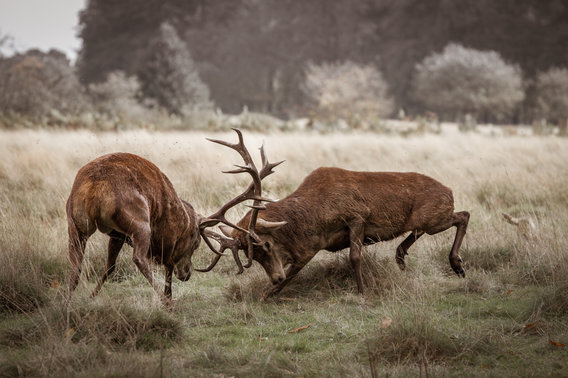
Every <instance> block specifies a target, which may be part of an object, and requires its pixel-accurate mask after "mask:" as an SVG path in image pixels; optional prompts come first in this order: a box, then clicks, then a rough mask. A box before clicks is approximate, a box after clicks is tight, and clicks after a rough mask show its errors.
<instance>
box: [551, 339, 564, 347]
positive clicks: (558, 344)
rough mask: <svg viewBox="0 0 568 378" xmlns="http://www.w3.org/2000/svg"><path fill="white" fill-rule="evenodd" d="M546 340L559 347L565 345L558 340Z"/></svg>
mask: <svg viewBox="0 0 568 378" xmlns="http://www.w3.org/2000/svg"><path fill="white" fill-rule="evenodd" d="M548 342H549V343H551V344H552V345H554V346H557V347H561V348H562V347H565V346H566V345H564V344H562V343H559V342H558V341H552V340H548Z"/></svg>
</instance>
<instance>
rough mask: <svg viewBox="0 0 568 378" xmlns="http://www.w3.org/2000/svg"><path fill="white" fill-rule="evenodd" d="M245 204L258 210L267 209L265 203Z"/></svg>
mask: <svg viewBox="0 0 568 378" xmlns="http://www.w3.org/2000/svg"><path fill="white" fill-rule="evenodd" d="M245 206H246V207H250V208H251V209H256V210H266V206H264V205H245Z"/></svg>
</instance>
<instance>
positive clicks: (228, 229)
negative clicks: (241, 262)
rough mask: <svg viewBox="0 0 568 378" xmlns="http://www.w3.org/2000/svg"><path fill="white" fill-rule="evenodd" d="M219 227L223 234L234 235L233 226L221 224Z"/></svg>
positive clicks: (229, 236) (230, 236)
mask: <svg viewBox="0 0 568 378" xmlns="http://www.w3.org/2000/svg"><path fill="white" fill-rule="evenodd" d="M219 229H220V230H221V232H222V233H223V235H225V236H226V237H228V238H232V237H233V228H232V227H229V226H227V225H224V224H220V225H219Z"/></svg>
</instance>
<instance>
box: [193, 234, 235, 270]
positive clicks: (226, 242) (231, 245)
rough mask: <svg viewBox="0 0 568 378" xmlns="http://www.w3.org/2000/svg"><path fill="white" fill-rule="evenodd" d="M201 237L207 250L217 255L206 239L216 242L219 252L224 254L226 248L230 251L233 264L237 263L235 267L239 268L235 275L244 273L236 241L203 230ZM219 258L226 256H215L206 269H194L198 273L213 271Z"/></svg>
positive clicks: (221, 254)
mask: <svg viewBox="0 0 568 378" xmlns="http://www.w3.org/2000/svg"><path fill="white" fill-rule="evenodd" d="M201 235H202V236H203V238H204V239H205V242H206V243H207V245H208V246H209V248H210V249H211V250H212V251H214V252H216V253H217V251H216V250H215V248H214V247H213V246H212V245H211V242H210V240H209V239H208V237H210V238H212V239H214V240H216V241H217V242H218V243H219V250H220V251H221V252H224V251H225V250H226V249H227V248H228V249H230V250H231V252H232V255H233V258H234V259H235V262H236V263H237V266H238V268H239V271H238V272H237V274H241V273H242V272H244V269H243V264H242V262H241V260H240V259H239V248H238V241H237V240H234V239H230V238H226V237H224V236H222V235H219V234H218V233H216V232H213V231H211V230H204V231H203V232H202V233H201ZM221 256H226V255H225V254H224V253H217V256H215V258H214V259H213V260H212V261H211V264H209V266H208V267H207V268H205V269H195V270H196V271H198V272H209V271H210V270H211V269H213V267H215V265H217V263H218V262H219V259H220V258H221Z"/></svg>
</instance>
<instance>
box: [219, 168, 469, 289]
mask: <svg viewBox="0 0 568 378" xmlns="http://www.w3.org/2000/svg"><path fill="white" fill-rule="evenodd" d="M253 216H254V214H252V213H248V214H246V215H245V216H244V217H243V218H242V219H241V221H240V222H239V223H238V225H240V226H243V225H245V224H249V223H250V222H251V218H252V217H253ZM261 220H263V221H262V222H261ZM468 221H469V213H468V212H466V211H461V212H457V213H456V212H454V200H453V195H452V191H451V190H450V189H449V188H447V187H446V186H444V185H442V184H441V183H439V182H438V181H436V180H434V179H432V178H430V177H427V176H424V175H422V174H418V173H396V172H354V171H348V170H344V169H340V168H318V169H316V170H315V171H313V172H312V173H311V174H310V175H308V176H307V177H306V178H305V179H304V182H303V183H302V184H301V185H300V186H299V187H298V189H297V190H296V191H295V192H293V193H292V194H290V195H289V196H287V197H286V198H284V199H282V200H280V201H278V202H275V203H268V204H267V205H266V206H265V207H264V210H263V211H262V212H261V213H260V217H259V218H258V221H257V222H256V229H255V232H256V233H255V235H256V236H257V238H258V239H260V241H261V242H260V243H259V242H258V241H257V242H255V243H253V245H251V243H250V240H249V237H248V234H246V233H244V232H242V231H240V230H238V229H234V228H233V229H231V228H227V227H224V226H220V228H221V231H222V232H223V233H224V234H225V235H227V236H229V237H231V238H233V239H234V240H235V244H237V245H238V246H237V248H240V249H244V250H248V251H250V250H251V248H252V251H251V252H249V254H250V255H252V256H251V257H252V258H253V259H254V260H256V261H258V262H259V263H260V264H261V265H262V266H263V267H264V269H265V271H266V273H267V274H268V276H269V277H271V278H272V276H273V275H274V273H275V272H277V271H280V270H281V269H282V267H283V266H284V265H286V264H290V265H289V267H288V268H287V270H286V272H285V274H286V279H285V280H284V281H282V282H275V280H274V279H273V280H272V281H273V284H274V285H273V286H272V287H271V288H269V290H268V292H267V293H266V295H265V297H267V296H270V295H272V294H275V293H277V292H279V291H280V290H281V289H282V288H283V287H284V286H285V285H286V284H287V283H288V282H289V281H290V280H291V279H292V278H293V277H294V276H295V275H296V274H297V273H298V272H299V271H300V269H302V267H303V266H304V265H306V263H308V261H310V260H311V259H312V258H313V257H314V256H315V254H316V253H317V252H318V251H320V250H328V251H332V252H335V251H339V250H342V249H344V248H347V247H350V254H349V258H350V261H351V264H352V266H353V270H354V272H355V279H356V281H357V288H358V290H359V292H360V293H363V281H362V277H361V262H360V259H361V248H362V246H364V245H369V244H374V243H376V242H379V241H382V240H391V239H393V238H396V237H398V236H400V235H403V234H405V233H407V232H409V233H410V234H409V235H408V236H407V237H406V239H404V241H403V242H402V243H400V245H399V246H398V248H397V249H396V262H397V263H398V264H399V267H400V268H401V269H404V268H405V262H404V257H405V255H406V254H407V251H408V248H409V247H410V246H411V245H412V244H413V243H414V242H415V241H416V240H417V239H418V238H419V237H421V236H422V235H423V234H425V233H426V234H429V235H433V234H436V233H438V232H441V231H444V230H447V229H448V228H450V227H452V226H455V227H457V232H456V236H455V240H454V244H453V246H452V249H451V252H450V255H449V259H450V265H451V267H452V269H453V270H454V271H455V272H456V273H457V274H458V275H459V276H462V277H464V276H465V272H464V269H463V268H462V265H461V262H462V260H461V258H460V256H459V255H458V250H459V248H460V245H461V243H462V240H463V237H464V235H465V232H466V228H467V224H468ZM264 222H269V227H265V226H264V225H263V224H264ZM216 261H218V256H217V257H216V259H215V260H214V261H213V263H215V262H216ZM211 265H214V264H211Z"/></svg>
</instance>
